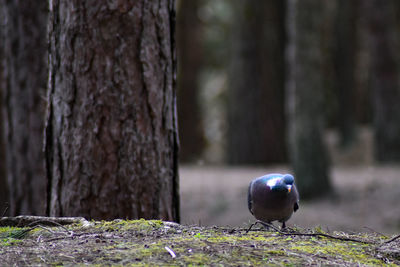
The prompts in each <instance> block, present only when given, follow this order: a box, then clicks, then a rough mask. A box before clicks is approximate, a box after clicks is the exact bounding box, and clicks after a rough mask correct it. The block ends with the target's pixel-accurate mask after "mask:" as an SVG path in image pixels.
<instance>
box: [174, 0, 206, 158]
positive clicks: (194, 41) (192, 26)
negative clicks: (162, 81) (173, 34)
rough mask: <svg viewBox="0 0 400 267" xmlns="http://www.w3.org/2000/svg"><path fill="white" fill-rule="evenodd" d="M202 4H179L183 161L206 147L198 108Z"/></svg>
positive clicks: (178, 43) (191, 0)
mask: <svg viewBox="0 0 400 267" xmlns="http://www.w3.org/2000/svg"><path fill="white" fill-rule="evenodd" d="M200 3H201V1H200V0H190V1H185V0H181V1H179V7H178V15H177V49H178V62H179V64H178V118H179V141H180V153H179V159H180V160H181V161H183V162H188V161H193V160H196V159H198V158H199V157H200V156H201V153H202V151H203V148H204V136H203V125H202V120H201V113H200V112H201V110H200V106H199V74H200V70H201V67H202V64H203V60H202V59H203V56H204V54H203V46H202V43H203V31H202V25H201V23H200V20H199V17H198V9H199V5H200Z"/></svg>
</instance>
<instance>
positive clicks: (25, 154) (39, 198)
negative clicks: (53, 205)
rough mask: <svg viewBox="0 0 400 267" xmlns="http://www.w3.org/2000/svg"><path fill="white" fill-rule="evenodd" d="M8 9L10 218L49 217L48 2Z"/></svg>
mask: <svg viewBox="0 0 400 267" xmlns="http://www.w3.org/2000/svg"><path fill="white" fill-rule="evenodd" d="M1 5H2V6H3V8H4V18H5V25H4V29H5V33H4V34H5V38H4V49H5V53H4V57H5V58H4V60H5V63H4V66H5V68H4V77H5V80H4V86H3V88H2V90H3V91H2V96H3V99H2V108H3V117H2V120H3V123H4V138H5V153H6V160H7V178H8V184H9V191H10V214H11V215H17V214H38V215H41V214H44V212H45V197H44V195H45V187H46V185H45V177H44V157H43V152H42V147H43V145H42V140H43V134H42V133H43V125H44V119H43V118H44V110H45V108H44V107H45V102H44V101H43V96H44V94H45V93H44V92H45V87H46V63H45V62H46V18H47V15H46V1H5V0H2V1H1Z"/></svg>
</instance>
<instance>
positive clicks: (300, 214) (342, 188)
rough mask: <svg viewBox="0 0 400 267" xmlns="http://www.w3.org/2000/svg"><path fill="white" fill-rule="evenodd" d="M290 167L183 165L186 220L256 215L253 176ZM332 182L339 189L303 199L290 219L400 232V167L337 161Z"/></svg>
mask: <svg viewBox="0 0 400 267" xmlns="http://www.w3.org/2000/svg"><path fill="white" fill-rule="evenodd" d="M288 171H289V170H288V168H287V167H286V166H276V167H266V168H232V167H231V168H226V167H207V168H203V167H193V166H192V167H188V166H187V167H183V168H181V173H180V176H181V186H180V187H181V220H182V223H183V224H198V225H203V226H212V225H219V226H241V227H243V226H245V225H248V224H249V222H252V221H254V218H253V217H252V215H251V214H250V212H249V211H248V209H247V187H248V184H249V182H250V180H251V179H252V178H255V177H258V176H261V175H263V174H265V173H272V172H283V173H286V172H288ZM332 183H333V189H334V193H333V194H327V195H326V197H324V198H320V199H317V200H313V201H303V200H301V199H300V208H299V210H298V211H297V212H296V213H294V214H293V216H292V218H291V219H290V220H289V221H288V225H289V226H299V227H303V228H310V227H315V226H321V227H322V228H323V229H325V230H327V231H330V230H340V231H348V232H349V231H350V232H351V231H354V232H365V231H369V232H379V233H384V234H395V233H400V205H399V197H400V167H394V166H386V167H382V166H381V167H364V166H357V167H355V166H353V167H345V166H343V167H337V168H334V169H333V172H332ZM300 198H301V196H300ZM276 225H278V224H276Z"/></svg>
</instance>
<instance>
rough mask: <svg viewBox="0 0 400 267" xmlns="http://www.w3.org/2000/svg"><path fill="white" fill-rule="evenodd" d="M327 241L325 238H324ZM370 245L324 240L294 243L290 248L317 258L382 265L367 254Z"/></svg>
mask: <svg viewBox="0 0 400 267" xmlns="http://www.w3.org/2000/svg"><path fill="white" fill-rule="evenodd" d="M324 239H325V238H324ZM366 247H368V245H363V244H359V243H354V242H341V241H332V240H322V241H320V242H313V241H302V242H295V243H292V245H291V246H289V247H288V249H290V250H295V251H298V252H302V253H306V254H309V255H314V256H317V257H321V258H323V257H327V256H329V257H335V258H339V259H341V260H343V261H346V262H352V263H362V264H368V265H381V264H382V261H381V260H378V259H376V258H374V257H373V256H372V255H369V254H368V253H365V249H364V248H366Z"/></svg>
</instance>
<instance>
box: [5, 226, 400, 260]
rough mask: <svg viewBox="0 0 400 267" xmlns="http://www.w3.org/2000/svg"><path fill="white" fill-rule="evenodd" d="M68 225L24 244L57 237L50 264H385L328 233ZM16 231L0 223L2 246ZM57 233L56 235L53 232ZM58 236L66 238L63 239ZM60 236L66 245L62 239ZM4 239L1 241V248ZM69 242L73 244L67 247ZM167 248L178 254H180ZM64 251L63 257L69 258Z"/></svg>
mask: <svg viewBox="0 0 400 267" xmlns="http://www.w3.org/2000/svg"><path fill="white" fill-rule="evenodd" d="M68 229H69V230H73V231H74V233H75V234H76V235H75V237H74V238H71V236H69V235H65V233H62V232H65V229H62V228H53V230H52V231H47V230H45V229H42V228H38V229H37V230H35V231H34V232H33V234H31V233H30V234H29V235H28V236H27V237H26V238H25V239H24V240H22V242H25V240H26V239H29V238H31V239H32V240H34V241H35V240H37V236H39V235H40V236H41V238H42V240H46V239H47V240H53V239H54V241H51V242H42V243H41V245H40V246H39V247H40V248H43V249H45V248H47V249H49V250H51V251H54V253H47V252H46V251H48V250H45V251H44V253H41V254H40V257H41V258H40V259H39V261H38V262H41V261H42V258H44V259H46V263H47V264H49V265H57V264H63V265H74V266H75V265H77V266H83V264H90V265H91V266H96V264H97V265H99V266H104V265H112V266H165V265H167V266H168V265H172V266H210V265H212V266H219V265H221V266H226V265H232V264H233V265H237V266H265V265H268V266H301V265H305V264H306V265H307V264H310V263H312V264H314V265H341V264H345V265H356V264H361V265H368V266H374V265H381V264H383V261H382V260H381V259H378V258H375V255H376V252H375V248H376V244H362V243H356V242H349V241H341V240H334V239H330V238H324V237H315V236H296V235H291V236H288V235H281V234H279V233H277V232H270V231H251V232H249V233H246V232H245V231H243V230H241V229H234V231H230V230H229V229H226V228H218V227H209V228H204V227H190V226H181V225H175V224H169V223H163V222H162V221H158V220H150V221H146V220H128V221H125V220H114V221H110V222H107V221H101V222H92V226H90V227H79V226H78V225H72V226H68ZM13 230H16V229H15V228H4V227H3V228H1V227H0V235H1V234H4V237H3V239H4V238H7V240H6V242H4V245H3V246H5V245H11V244H14V243H11V244H7V242H10V241H12V242H13V240H12V239H9V238H10V233H11V232H12V231H13ZM18 230H21V229H18ZM299 231H301V232H303V231H305V230H301V229H300V230H299ZM309 231H310V230H309ZM312 231H314V230H312ZM319 231H322V230H319ZM317 232H318V231H317ZM55 233H56V234H57V235H55V236H54V234H55ZM85 233H87V235H85ZM335 235H341V236H344V237H348V236H349V235H348V234H346V233H335ZM54 237H56V238H54ZM58 237H61V238H60V239H58ZM354 237H355V238H360V237H359V236H358V237H357V236H354ZM367 237H369V239H368V240H373V241H375V240H376V242H378V243H379V242H380V240H381V239H382V238H381V237H371V236H368V234H367ZM59 240H60V241H61V242H62V243H58V242H60V241H59ZM18 241H19V240H18ZM1 242H2V241H1V240H0V249H1ZM29 242H31V241H29ZM29 244H31V243H29ZM66 244H67V246H69V247H66V246H65V245H66ZM17 245H18V244H17ZM46 246H49V247H46ZM30 247H31V246H22V245H21V248H22V251H23V252H22V253H27V255H33V256H32V257H34V255H38V254H37V253H36V252H37V251H36V250H37V248H34V250H33V251H34V253H31V254H29V252H25V250H26V249H30ZM166 247H168V248H170V249H171V250H172V251H173V252H174V253H175V257H174V255H171V254H170V252H169V251H168V250H167V249H166ZM13 249H14V248H13ZM57 249H58V252H59V253H57ZM68 249H69V250H68ZM3 251H7V249H4V250H3ZM59 255H64V257H61V256H59ZM93 255H95V256H93ZM60 257H61V258H60ZM37 259H38V258H33V259H30V262H35V260H37ZM393 260H395V259H393Z"/></svg>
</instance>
